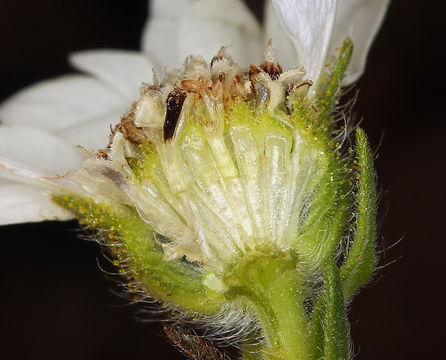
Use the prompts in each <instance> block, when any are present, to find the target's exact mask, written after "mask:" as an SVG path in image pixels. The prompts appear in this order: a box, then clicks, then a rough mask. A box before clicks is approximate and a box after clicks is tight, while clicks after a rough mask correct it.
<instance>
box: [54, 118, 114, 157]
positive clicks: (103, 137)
mask: <svg viewBox="0 0 446 360" xmlns="http://www.w3.org/2000/svg"><path fill="white" fill-rule="evenodd" d="M121 116H122V109H114V110H112V111H110V112H109V113H107V114H104V115H103V116H101V117H98V118H95V119H89V120H88V121H85V122H83V123H81V124H75V125H73V126H71V127H68V128H65V129H62V130H59V131H56V132H55V134H56V135H58V136H59V137H60V138H62V139H64V140H66V141H68V142H69V143H71V144H73V145H81V146H82V147H84V148H86V149H88V150H91V151H95V150H98V149H104V148H105V147H107V145H108V142H109V136H110V126H112V127H113V126H114V125H115V124H117V123H118V122H119V121H120V118H121Z"/></svg>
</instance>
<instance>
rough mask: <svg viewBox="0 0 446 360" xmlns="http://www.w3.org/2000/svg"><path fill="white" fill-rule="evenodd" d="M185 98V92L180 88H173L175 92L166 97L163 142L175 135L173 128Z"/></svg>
mask: <svg viewBox="0 0 446 360" xmlns="http://www.w3.org/2000/svg"><path fill="white" fill-rule="evenodd" d="M186 96H187V94H186V92H185V91H184V90H183V89H180V88H175V90H173V91H172V92H171V93H170V94H169V95H168V96H167V100H166V104H167V109H166V119H165V120H164V127H163V132H164V141H167V140H170V139H172V137H173V134H174V133H175V128H176V126H177V122H178V119H179V117H180V113H181V109H182V107H183V103H184V100H186Z"/></svg>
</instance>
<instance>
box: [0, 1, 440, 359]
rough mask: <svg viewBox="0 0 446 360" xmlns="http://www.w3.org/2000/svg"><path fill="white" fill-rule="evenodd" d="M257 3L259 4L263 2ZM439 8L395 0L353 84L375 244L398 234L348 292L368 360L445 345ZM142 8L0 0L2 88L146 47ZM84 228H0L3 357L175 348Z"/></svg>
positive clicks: (435, 353) (162, 353) (141, 353)
mask: <svg viewBox="0 0 446 360" xmlns="http://www.w3.org/2000/svg"><path fill="white" fill-rule="evenodd" d="M250 6H251V7H252V8H253V10H254V11H255V12H256V13H257V14H259V15H260V14H261V10H262V9H261V6H259V5H258V4H256V1H250ZM445 13H446V3H445V2H444V1H442V0H437V1H435V0H419V1H415V0H394V1H393V2H392V4H391V6H390V9H389V13H388V16H387V18H386V20H385V23H384V25H383V27H382V30H381V32H380V34H379V36H378V38H377V39H376V42H375V44H374V46H373V48H372V51H371V54H370V56H369V60H368V66H367V71H366V73H365V75H364V76H363V77H362V78H361V80H360V81H359V83H358V85H357V88H359V89H360V95H359V100H358V103H357V105H356V111H357V113H358V116H359V117H361V118H362V117H363V118H364V120H363V122H362V126H363V127H364V128H365V129H366V131H367V132H368V134H369V136H370V139H371V142H372V144H373V146H374V147H375V148H376V147H377V146H378V144H379V143H380V140H381V138H382V135H383V134H384V137H383V141H382V145H381V146H380V148H379V157H378V158H377V160H376V167H377V171H378V174H379V188H380V189H381V193H382V201H381V206H380V208H381V209H380V210H381V212H380V214H381V215H380V218H381V220H382V221H381V231H380V247H381V248H383V249H384V248H386V247H388V246H391V245H392V244H395V243H397V242H398V241H399V240H400V239H402V240H401V242H400V243H399V244H397V245H396V246H394V247H392V248H391V249H388V250H386V251H384V252H383V253H382V255H381V265H383V266H384V268H383V269H381V270H380V271H379V273H378V274H377V276H376V278H375V280H374V281H373V282H372V283H371V284H370V285H369V286H368V287H367V288H365V289H363V290H362V292H361V294H360V295H359V296H358V297H357V298H356V299H355V301H354V302H353V304H352V308H351V311H350V319H351V323H352V336H353V340H354V349H355V353H357V354H358V358H359V359H361V360H369V359H370V360H371V359H381V360H385V359H393V360H394V359H424V358H442V355H443V356H444V354H443V351H442V349H443V346H444V326H443V325H442V324H443V321H444V319H442V317H443V316H442V315H444V314H443V308H444V304H445V301H444V297H443V293H444V286H445V285H444V284H445V281H444V271H442V270H443V269H444V263H445V262H444V258H445V245H444V241H445V231H446V226H445V220H444V213H445V212H444V207H445V200H446V197H445V181H444V176H445V166H444V165H445V161H444V155H445V151H444V148H445V145H444V139H445V130H446V125H445V123H446V119H445V115H446V104H445V100H444V97H445V95H446V91H445V81H446V76H445V75H446V67H445V60H444V48H445V45H446V41H445V40H446V30H445V26H444V14H445ZM146 14H147V2H146V1H144V0H138V1H129V2H124V1H110V0H95V1H88V0H65V1H50V0H39V1H32V0H27V1H20V2H19V1H12V0H2V1H1V3H0V46H1V49H2V50H1V54H2V55H1V57H0V100H1V99H5V98H6V97H7V96H8V95H11V94H12V93H14V92H15V91H16V90H19V89H20V88H22V87H24V86H26V85H29V84H31V83H33V82H34V81H37V80H40V79H45V78H49V77H53V76H55V75H59V74H64V73H66V72H70V71H73V70H72V69H70V67H69V65H68V64H67V62H66V56H67V54H68V53H69V52H71V51H74V50H81V49H90V48H106V47H109V48H122V49H138V47H139V39H140V34H141V30H142V27H143V24H144V22H145V19H146ZM76 229H77V227H76V223H75V222H66V223H54V222H46V223H41V224H25V225H17V226H7V227H3V228H1V229H0V247H1V260H0V266H1V283H0V291H1V294H0V331H1V332H2V334H1V337H0V357H1V358H4V359H124V358H125V359H136V358H146V359H151V358H159V359H181V358H182V357H181V355H179V354H177V353H176V351H175V350H174V349H173V348H171V347H170V345H168V344H167V342H166V341H165V340H164V339H163V337H162V335H161V331H160V325H159V324H158V323H145V322H141V321H139V320H135V317H136V315H135V309H134V308H133V307H131V306H128V305H126V301H124V300H122V299H120V298H119V297H117V296H115V295H114V294H113V293H112V291H111V290H112V289H115V290H116V286H115V285H113V282H111V281H110V280H108V279H107V278H106V277H105V276H104V275H103V274H102V273H101V271H100V270H99V268H98V265H97V259H99V263H105V260H104V259H103V258H102V257H101V255H100V251H99V249H98V246H97V245H96V244H95V243H93V242H88V241H82V240H79V239H78V238H77V235H78V232H77V231H76ZM394 260H397V261H396V262H394V263H392V262H393V261H394ZM387 264H389V265H387ZM386 265H387V266H386Z"/></svg>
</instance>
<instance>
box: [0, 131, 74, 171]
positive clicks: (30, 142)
mask: <svg viewBox="0 0 446 360" xmlns="http://www.w3.org/2000/svg"><path fill="white" fill-rule="evenodd" d="M0 156H1V157H4V158H9V159H11V160H14V161H17V162H20V163H23V164H27V165H29V166H31V167H33V168H36V169H41V170H43V171H45V172H46V173H47V174H49V175H62V174H64V173H66V172H67V171H68V170H70V169H76V168H78V167H79V166H80V164H81V161H82V157H81V154H80V151H79V150H78V149H76V148H75V147H74V146H72V145H71V144H69V143H68V142H66V141H64V140H62V139H60V138H59V137H57V136H56V135H54V134H51V133H49V132H46V131H44V130H41V129H37V128H32V127H29V126H23V125H2V126H0Z"/></svg>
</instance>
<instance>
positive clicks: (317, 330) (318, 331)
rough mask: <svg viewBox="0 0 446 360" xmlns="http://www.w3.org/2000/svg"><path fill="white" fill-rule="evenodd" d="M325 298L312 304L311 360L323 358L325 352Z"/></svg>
mask: <svg viewBox="0 0 446 360" xmlns="http://www.w3.org/2000/svg"><path fill="white" fill-rule="evenodd" d="M324 317H325V297H324V296H323V295H322V296H319V297H318V299H317V301H316V303H315V304H314V309H313V316H312V322H311V336H312V340H313V344H312V347H313V359H315V360H319V359H322V358H323V357H324V350H325V324H324V322H325V319H324Z"/></svg>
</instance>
